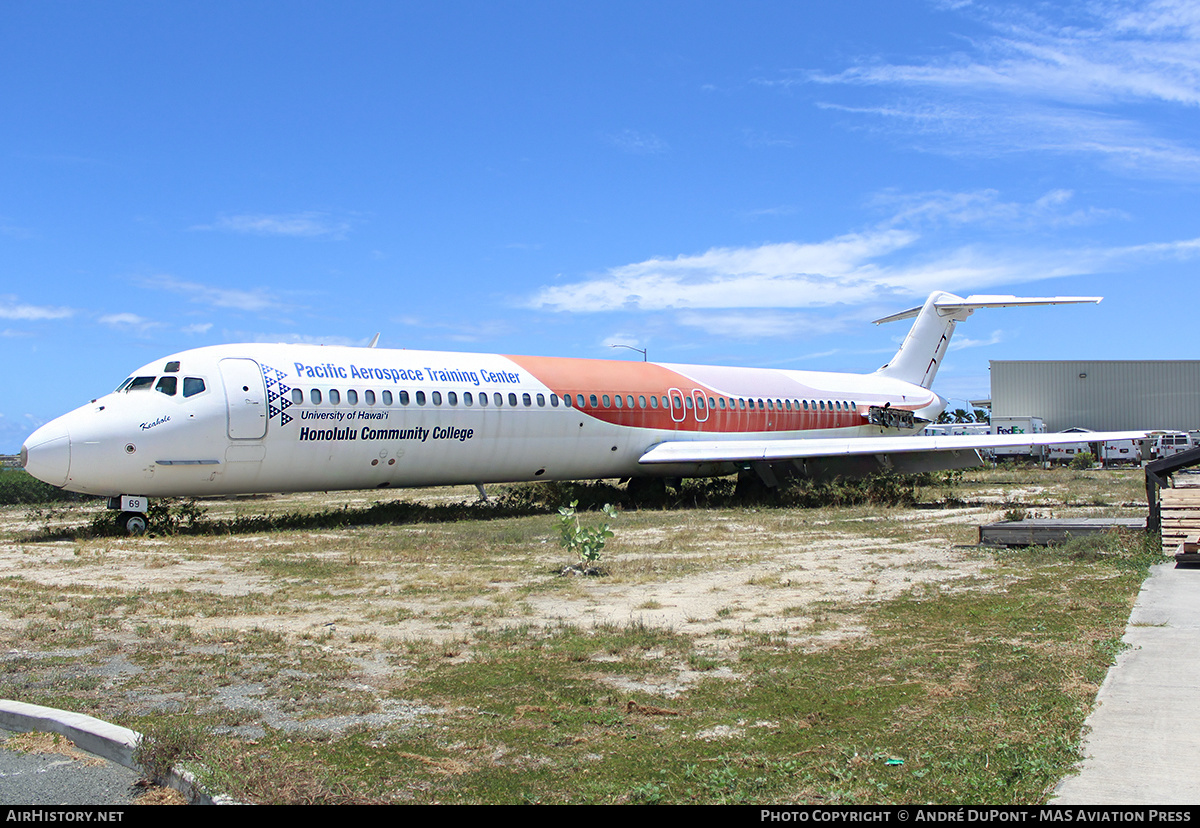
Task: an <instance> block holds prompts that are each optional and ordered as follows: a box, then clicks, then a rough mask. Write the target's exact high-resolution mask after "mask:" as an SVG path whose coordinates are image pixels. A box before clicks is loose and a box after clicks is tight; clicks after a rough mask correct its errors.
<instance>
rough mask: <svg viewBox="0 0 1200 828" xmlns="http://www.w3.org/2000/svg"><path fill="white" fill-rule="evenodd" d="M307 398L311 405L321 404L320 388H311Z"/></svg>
mask: <svg viewBox="0 0 1200 828" xmlns="http://www.w3.org/2000/svg"><path fill="white" fill-rule="evenodd" d="M308 399H309V402H311V403H312V404H313V405H320V404H321V389H320V388H314V389H313V390H311V391H309V392H308Z"/></svg>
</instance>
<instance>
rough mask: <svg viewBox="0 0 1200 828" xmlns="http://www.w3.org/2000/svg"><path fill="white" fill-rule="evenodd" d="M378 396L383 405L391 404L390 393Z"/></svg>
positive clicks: (386, 392)
mask: <svg viewBox="0 0 1200 828" xmlns="http://www.w3.org/2000/svg"><path fill="white" fill-rule="evenodd" d="M379 396H380V398H381V399H382V400H383V404H384V405H391V404H392V392H391V391H384V392H383V393H381V394H380V395H379Z"/></svg>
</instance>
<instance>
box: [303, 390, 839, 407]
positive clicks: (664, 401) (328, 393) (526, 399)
mask: <svg viewBox="0 0 1200 828" xmlns="http://www.w3.org/2000/svg"><path fill="white" fill-rule="evenodd" d="M306 398H307V401H308V402H309V403H310V404H311V405H323V404H325V403H328V404H329V405H341V404H342V392H341V391H340V390H339V389H337V388H329V389H326V390H325V391H322V390H321V389H320V388H310V389H309V391H308V394H307V395H305V393H304V390H303V389H301V388H293V389H292V403H293V404H294V405H302V404H304V402H305V400H306ZM359 399H360V394H359V392H358V391H356V390H355V389H353V388H351V389H348V390H347V391H346V392H345V402H346V405H359ZM361 400H362V403H363V404H364V405H377V404H382V405H385V406H388V405H402V406H403V405H412V404H415V405H418V406H424V405H434V406H441V405H443V392H441V391H430V392H428V394H427V393H426V392H425V391H413V392H412V393H411V394H410V392H409V391H407V390H403V389H401V390H399V391H397V392H396V393H395V395H393V394H392V392H391V391H390V390H385V391H380V392H379V393H378V395H376V392H375V391H373V390H370V389H368V390H366V391H363V392H362V394H361ZM547 402H548V403H549V405H550V407H551V408H558V407H559V406H560V405H561V406H563V407H565V408H571V407H575V408H582V409H588V408H628V409H635V408H640V409H645V408H649V409H658V408H663V409H668V408H674V409H676V410H680V409H682V410H693V409H694V410H698V411H704V410H706V409H709V410H713V411H782V412H787V411H791V412H805V411H816V412H821V411H844V412H850V411H854V410H856V408H857V405H856V403H855V402H854V401H853V400H851V401H849V402H846V401H842V400H797V399H761V398H758V399H756V398H747V397H704V396H701V395H699V394H697V395H695V396H694V397H693V395H690V394H682V395H681V394H675V393H672V394H663V395H662V396H656V395H653V394H651V395H649V396H646V395H645V394H639V395H638V396H637V397H636V399H635V397H634V395H633V394H624V395H622V394H612V395H609V394H588V395H586V396H585V395H583V394H575V395H574V397H572V395H571V394H563V395H562V396H561V397H560V396H559V395H558V394H549V395H545V394H535V395H532V394H528V393H523V394H520V395H518V394H516V393H515V392H511V391H510V392H509V393H508V394H507V395H505V394H502V393H500V392H499V391H497V392H494V393H493V394H492V395H491V396H490V398H489V396H488V393H487V392H486V391H480V392H471V391H463V392H461V393H460V392H457V391H446V392H445V394H444V404H445V405H447V406H450V407H452V408H453V407H457V406H459V405H462V406H463V407H466V408H470V407H472V406H479V407H480V408H487V407H488V406H492V407H494V408H501V407H503V406H505V405H507V406H508V407H510V408H517V407H524V408H532V407H534V405H535V403H536V406H537V407H538V408H545V407H546V405H547Z"/></svg>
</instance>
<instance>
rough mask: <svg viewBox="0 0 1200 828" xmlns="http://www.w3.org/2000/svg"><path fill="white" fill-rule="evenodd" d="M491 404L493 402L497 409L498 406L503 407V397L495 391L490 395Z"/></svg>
mask: <svg viewBox="0 0 1200 828" xmlns="http://www.w3.org/2000/svg"><path fill="white" fill-rule="evenodd" d="M492 402H494V403H495V404H496V407H497V408H499V407H500V406H502V405H504V396H503V395H502V394H501V393H500V392H499V391H497V392H496V393H495V394H492Z"/></svg>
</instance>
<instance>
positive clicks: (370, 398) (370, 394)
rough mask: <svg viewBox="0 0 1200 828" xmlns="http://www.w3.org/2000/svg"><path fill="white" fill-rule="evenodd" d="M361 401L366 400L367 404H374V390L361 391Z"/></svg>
mask: <svg viewBox="0 0 1200 828" xmlns="http://www.w3.org/2000/svg"><path fill="white" fill-rule="evenodd" d="M363 401H364V402H366V404H367V405H374V404H375V392H374V391H371V390H370V389H368V390H366V391H364V392H363Z"/></svg>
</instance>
